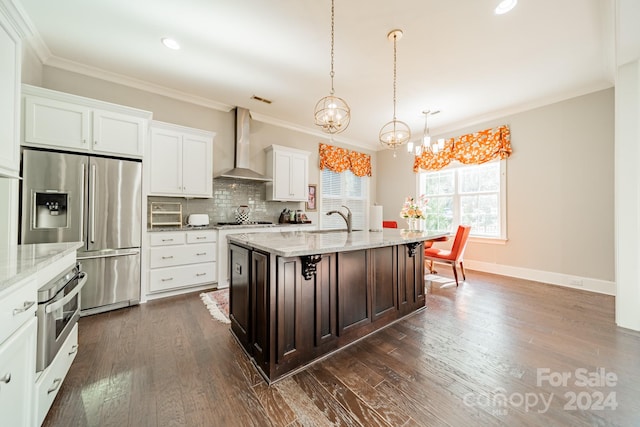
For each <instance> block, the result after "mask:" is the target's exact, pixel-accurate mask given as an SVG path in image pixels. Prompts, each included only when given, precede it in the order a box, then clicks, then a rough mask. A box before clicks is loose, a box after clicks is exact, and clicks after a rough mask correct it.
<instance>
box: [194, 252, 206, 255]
mask: <svg viewBox="0 0 640 427" xmlns="http://www.w3.org/2000/svg"><path fill="white" fill-rule="evenodd" d="M206 254H207V253H206V252H198V253H197V254H196V255H197V256H202V255H206Z"/></svg>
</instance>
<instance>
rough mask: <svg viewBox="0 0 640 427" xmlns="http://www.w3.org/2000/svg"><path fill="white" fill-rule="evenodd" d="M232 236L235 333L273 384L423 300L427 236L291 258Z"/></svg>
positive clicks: (421, 304)
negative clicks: (424, 239)
mask: <svg viewBox="0 0 640 427" xmlns="http://www.w3.org/2000/svg"><path fill="white" fill-rule="evenodd" d="M230 240H231V243H230V244H229V262H230V272H231V273H230V276H231V277H230V304H229V315H230V320H231V331H232V332H233V334H234V335H235V337H236V338H237V340H238V342H239V343H240V344H241V345H242V347H243V348H244V350H245V352H246V353H247V355H248V356H249V357H250V358H252V359H253V362H254V364H255V366H256V367H257V368H258V370H259V371H260V372H261V374H262V375H263V376H264V378H265V379H266V381H267V382H268V383H272V382H274V381H276V380H278V379H281V378H282V377H283V376H286V375H288V374H291V373H293V372H295V371H297V370H299V369H300V368H302V367H304V366H306V365H308V364H310V363H311V362H313V361H317V360H318V359H320V358H323V357H325V356H327V355H329V354H331V353H332V352H334V351H337V350H339V349H341V348H343V347H345V346H347V345H348V344H351V343H353V342H355V341H357V340H359V339H361V338H363V337H365V336H367V335H369V334H371V333H373V332H375V331H377V330H379V329H381V328H383V327H385V326H388V325H390V324H391V323H393V322H395V321H397V320H399V319H402V318H403V317H405V316H407V315H409V314H411V313H414V312H415V311H417V310H419V309H421V308H423V307H424V305H425V295H424V288H425V287H424V272H423V258H424V251H423V242H422V241H418V242H407V243H402V244H396V245H391V246H383V247H372V248H367V249H361V250H345V251H335V252H328V253H320V254H310V255H300V256H289V257H287V256H280V255H277V254H274V253H271V252H268V251H264V250H260V249H257V248H256V247H255V246H253V245H251V243H250V242H249V241H247V244H244V243H242V242H239V241H238V240H233V239H230Z"/></svg>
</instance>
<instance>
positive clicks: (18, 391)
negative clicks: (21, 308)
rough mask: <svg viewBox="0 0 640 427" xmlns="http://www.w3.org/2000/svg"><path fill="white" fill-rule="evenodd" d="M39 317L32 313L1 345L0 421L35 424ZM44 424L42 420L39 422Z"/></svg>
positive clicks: (25, 424)
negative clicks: (29, 318) (34, 384)
mask: <svg viewBox="0 0 640 427" xmlns="http://www.w3.org/2000/svg"><path fill="white" fill-rule="evenodd" d="M37 324H38V322H37V320H36V318H35V317H33V316H32V317H31V320H29V321H28V322H27V323H25V324H24V325H22V326H21V327H20V328H19V329H18V330H17V331H16V332H15V333H13V335H11V336H10V337H9V338H8V339H7V340H6V341H4V342H3V343H2V345H0V417H2V422H1V423H0V424H2V425H6V426H31V425H33V406H32V402H33V382H34V376H35V371H36V358H35V354H36V335H37ZM38 425H40V424H38Z"/></svg>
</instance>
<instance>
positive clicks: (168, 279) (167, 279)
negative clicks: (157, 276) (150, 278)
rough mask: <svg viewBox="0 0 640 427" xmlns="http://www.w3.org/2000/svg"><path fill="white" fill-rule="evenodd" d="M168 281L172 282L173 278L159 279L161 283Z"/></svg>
mask: <svg viewBox="0 0 640 427" xmlns="http://www.w3.org/2000/svg"><path fill="white" fill-rule="evenodd" d="M170 280H173V277H168V278H166V279H161V281H163V282H168V281H170Z"/></svg>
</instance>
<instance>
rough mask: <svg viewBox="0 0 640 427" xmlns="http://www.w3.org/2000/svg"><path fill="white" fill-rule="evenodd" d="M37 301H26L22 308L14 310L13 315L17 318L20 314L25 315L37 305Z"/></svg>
mask: <svg viewBox="0 0 640 427" xmlns="http://www.w3.org/2000/svg"><path fill="white" fill-rule="evenodd" d="M35 303H36V302H35V301H25V302H24V304H22V308H14V309H13V315H14V316H17V315H18V314H20V313H24V312H25V311H27V310H29V309H30V308H31V307H33V304H35Z"/></svg>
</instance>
